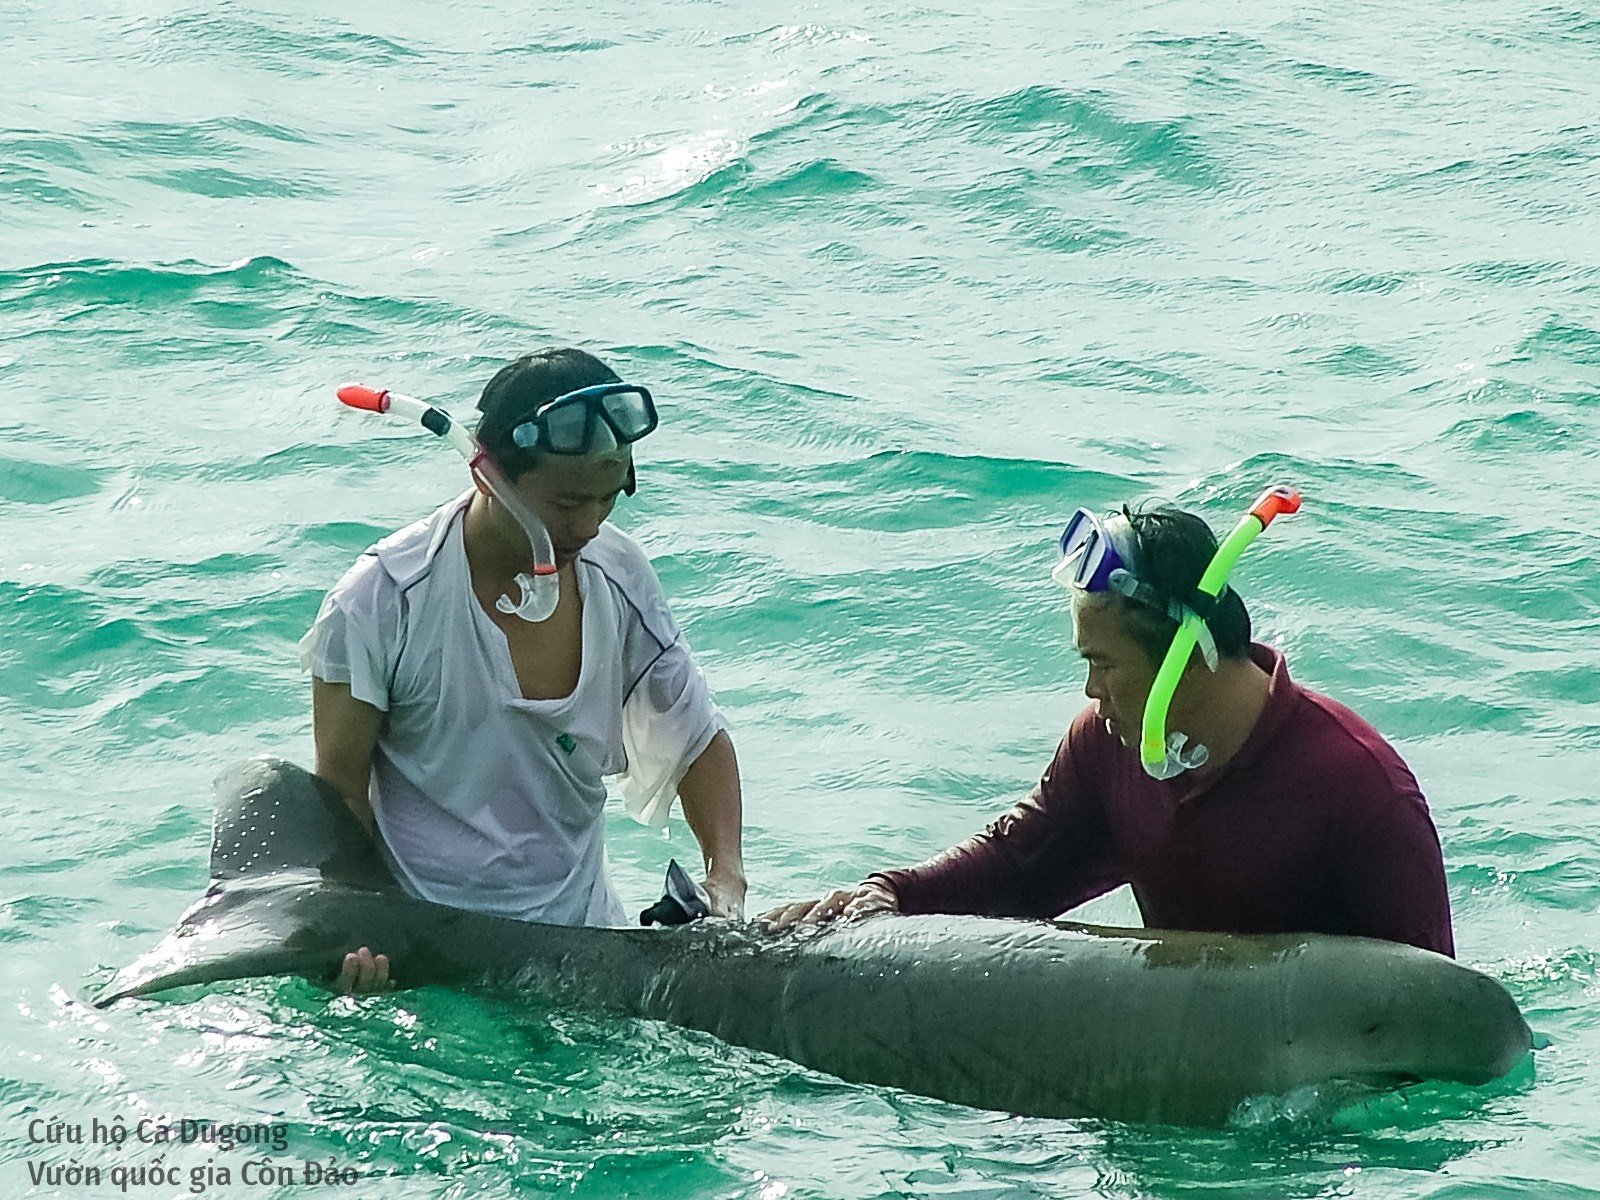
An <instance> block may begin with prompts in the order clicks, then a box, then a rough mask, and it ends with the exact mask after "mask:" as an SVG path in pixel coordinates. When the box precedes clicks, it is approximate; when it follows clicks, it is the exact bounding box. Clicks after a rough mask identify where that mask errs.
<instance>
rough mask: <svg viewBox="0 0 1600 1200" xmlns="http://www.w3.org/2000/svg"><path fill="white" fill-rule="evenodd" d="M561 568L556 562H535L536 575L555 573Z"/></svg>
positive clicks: (534, 570) (534, 571)
mask: <svg viewBox="0 0 1600 1200" xmlns="http://www.w3.org/2000/svg"><path fill="white" fill-rule="evenodd" d="M559 569H560V568H558V567H557V566H556V565H555V563H535V564H534V565H533V573H534V574H535V575H554V574H556V572H557V571H558V570H559Z"/></svg>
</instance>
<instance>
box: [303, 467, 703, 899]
mask: <svg viewBox="0 0 1600 1200" xmlns="http://www.w3.org/2000/svg"><path fill="white" fill-rule="evenodd" d="M472 494H473V493H471V492H467V493H466V494H465V495H462V496H460V497H458V498H457V499H455V500H452V501H451V502H450V503H448V504H446V505H444V506H442V507H441V508H439V509H438V510H437V511H436V512H434V514H433V515H432V516H430V517H427V518H425V519H423V520H421V521H418V522H417V523H416V524H414V525H410V526H407V527H406V528H405V529H402V530H400V531H399V532H398V533H394V534H391V535H390V536H389V537H387V538H384V539H383V540H382V541H380V542H379V543H378V544H377V545H375V546H373V547H372V548H371V549H369V550H368V551H367V552H366V553H365V554H363V555H362V556H361V558H360V559H358V560H357V561H356V564H355V565H354V566H353V567H351V568H350V570H349V571H347V572H346V573H345V575H344V578H342V579H340V580H339V582H338V583H337V584H336V585H335V586H334V588H333V590H332V591H331V592H329V593H328V597H327V599H326V600H325V601H323V605H322V610H321V612H319V613H318V614H317V619H316V622H315V623H314V624H313V625H312V627H311V630H310V631H309V632H308V633H307V634H306V635H305V637H304V638H303V639H302V640H301V642H300V662H301V665H302V666H303V667H304V668H305V669H306V670H308V671H310V672H311V673H312V674H313V675H315V676H316V677H317V678H319V679H322V680H324V681H326V682H328V683H347V684H349V685H350V691H351V694H352V695H354V696H355V697H356V699H358V700H364V701H366V702H367V703H368V704H370V705H372V706H373V707H374V708H377V709H379V710H380V711H381V712H383V713H384V714H385V716H384V723H383V727H382V731H381V733H380V734H379V738H378V746H377V750H376V752H375V754H374V757H373V771H372V790H371V800H372V810H373V814H374V816H375V817H376V818H377V824H378V829H379V831H380V833H381V835H382V836H381V837H380V838H379V843H380V845H381V847H382V849H383V853H384V857H385V858H386V859H387V861H388V862H389V865H390V867H391V869H393V871H394V873H395V876H396V878H397V879H399V881H400V883H401V885H402V886H403V887H404V888H405V889H406V890H407V891H408V892H411V893H412V894H413V895H416V896H419V897H421V898H423V899H425V900H432V901H434V902H436V903H439V904H449V905H453V906H454V907H457V908H467V909H473V910H475V911H478V912H487V913H495V914H498V915H501V916H508V917H516V918H519V919H521V920H528V921H546V922H551V923H555V924H564V925H619V924H623V923H625V921H626V918H625V915H624V913H623V910H622V905H621V902H620V901H619V900H618V899H617V896H616V893H615V892H614V891H613V890H612V887H611V881H610V879H609V877H608V876H607V872H606V856H605V838H604V821H603V820H602V811H603V809H604V806H605V799H606V788H605V784H604V782H603V781H602V777H603V776H607V775H617V776H620V779H619V781H618V782H619V784H620V788H621V791H622V795H623V800H624V802H625V804H626V806H627V810H628V812H629V813H630V814H632V815H633V816H634V817H635V819H637V820H639V821H641V822H642V823H645V824H648V825H652V826H655V827H656V828H660V827H661V826H663V825H665V824H666V821H667V814H668V813H669V812H670V811H671V808H672V799H673V797H674V796H675V795H676V794H677V790H678V784H679V782H680V781H681V780H682V779H683V776H684V773H685V772H686V771H687V770H688V769H689V767H690V766H691V765H692V764H693V763H694V760H695V759H696V758H697V757H699V755H700V752H701V751H702V750H704V749H705V748H706V746H707V745H708V744H709V743H710V741H711V739H712V738H713V737H714V736H716V733H717V731H718V730H720V729H723V728H726V722H725V721H724V720H723V717H722V714H721V712H720V711H719V710H718V708H717V706H716V703H715V701H714V700H713V699H712V696H711V692H710V689H709V688H708V687H707V686H706V681H705V677H704V675H702V674H701V672H700V668H699V667H698V666H697V665H696V664H695V661H694V659H693V657H692V656H691V654H690V651H689V646H688V644H687V643H686V642H685V641H684V639H683V635H682V634H681V633H680V632H679V630H678V626H677V623H676V622H675V621H674V620H673V619H672V614H671V613H670V612H669V611H668V610H667V604H666V599H665V597H664V596H663V595H662V593H661V584H660V582H659V581H658V580H657V579H656V575H655V571H654V570H653V569H652V568H651V566H650V561H649V559H647V558H646V557H645V555H644V551H642V550H641V549H640V548H639V546H638V544H637V543H636V542H634V541H633V539H632V538H630V537H628V535H627V534H625V533H623V532H622V531H621V530H618V529H616V528H614V527H613V526H611V525H603V526H601V529H600V533H599V536H597V537H596V538H595V539H594V540H593V541H591V542H590V543H589V544H588V545H587V546H585V547H584V549H583V551H582V552H581V553H580V554H579V556H578V559H577V562H576V569H577V578H578V592H579V595H580V596H581V597H582V600H583V658H582V666H581V669H580V672H579V678H578V685H577V687H576V688H574V689H573V692H572V694H571V695H570V696H566V697H563V698H562V699H559V700H525V699H523V698H522V693H521V689H520V688H519V686H518V684H517V678H516V671H515V669H514V668H513V666H512V662H511V653H510V649H509V648H508V647H507V645H506V640H505V635H504V634H502V633H501V632H500V630H499V629H498V628H496V626H495V624H494V622H493V621H491V620H490V619H489V616H488V614H487V613H485V612H484V611H483V608H482V606H481V605H480V604H479V603H478V600H477V597H476V596H475V595H474V594H473V591H472V581H471V575H470V572H469V569H468V566H467V554H466V547H465V544H464V543H463V541H462V532H461V531H462V525H463V520H462V514H463V513H464V512H465V511H466V507H467V503H468V501H469V500H470V499H471V496H472Z"/></svg>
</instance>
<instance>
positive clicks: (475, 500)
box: [461, 492, 531, 595]
mask: <svg viewBox="0 0 1600 1200" xmlns="http://www.w3.org/2000/svg"><path fill="white" fill-rule="evenodd" d="M461 541H462V545H463V546H464V547H465V548H466V552H467V565H468V567H470V568H471V571H472V578H473V580H474V582H477V581H479V580H482V581H485V582H487V583H489V584H490V585H492V587H493V588H495V589H498V590H497V591H496V593H495V594H496V595H498V594H499V592H501V591H506V590H510V588H511V583H512V580H514V579H515V578H516V577H517V574H518V573H519V572H522V571H526V570H527V569H528V568H529V566H530V565H531V558H530V554H529V546H528V537H527V535H526V534H525V533H523V531H522V527H521V526H520V525H517V524H516V523H515V522H514V521H513V520H512V519H511V517H510V514H509V513H507V512H506V511H505V510H504V509H503V508H499V507H496V506H491V503H490V500H489V497H487V496H485V495H484V494H483V493H482V492H474V493H473V496H472V499H471V500H470V501H469V502H468V503H467V511H466V515H465V516H464V517H463V518H462V523H461Z"/></svg>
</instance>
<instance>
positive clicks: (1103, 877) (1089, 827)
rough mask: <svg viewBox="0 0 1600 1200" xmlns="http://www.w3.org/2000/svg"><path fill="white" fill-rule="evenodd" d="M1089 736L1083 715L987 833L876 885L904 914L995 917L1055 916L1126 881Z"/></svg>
mask: <svg viewBox="0 0 1600 1200" xmlns="http://www.w3.org/2000/svg"><path fill="white" fill-rule="evenodd" d="M1086 714H1087V710H1086ZM1088 733H1089V721H1088V720H1087V719H1086V716H1085V715H1080V716H1079V718H1078V719H1077V720H1076V721H1074V722H1073V723H1072V727H1071V728H1070V729H1068V730H1067V734H1066V736H1065V737H1064V738H1062V739H1061V744H1060V746H1058V747H1057V749H1056V755H1055V758H1054V760H1052V762H1051V763H1050V766H1049V768H1048V769H1047V770H1046V771H1045V773H1044V776H1043V778H1041V779H1040V780H1039V784H1038V786H1037V787H1035V788H1034V789H1033V791H1032V792H1030V793H1029V794H1028V797H1027V798H1026V799H1025V800H1023V801H1022V802H1021V803H1020V804H1018V805H1017V806H1016V807H1015V808H1013V809H1012V810H1011V811H1010V812H1008V813H1006V814H1005V815H1004V816H1002V817H1001V818H1000V819H999V820H997V821H995V822H994V823H993V824H992V825H990V826H989V827H988V828H987V829H985V830H984V831H983V832H982V833H979V834H976V835H974V836H973V837H970V838H968V839H967V840H966V841H965V842H962V843H961V844H960V845H959V846H955V847H953V848H952V849H949V850H946V851H945V852H944V853H943V854H940V855H938V856H936V857H934V858H931V859H929V860H928V861H927V862H925V863H922V864H921V865H919V866H915V867H911V868H910V869H908V870H898V871H880V872H878V873H876V874H874V875H871V876H869V882H876V883H879V884H882V885H883V886H885V887H887V888H888V889H889V890H890V891H892V892H893V893H894V894H895V897H896V899H897V900H898V901H899V904H900V911H901V912H904V913H962V914H980V915H984V916H993V917H1054V916H1057V915H1059V914H1061V913H1063V912H1065V911H1067V910H1068V909H1070V908H1074V907H1076V906H1077V905H1079V904H1082V903H1083V902H1084V901H1086V900H1090V899H1093V898H1094V897H1095V896H1099V895H1102V894H1104V893H1105V892H1108V891H1110V890H1111V889H1112V888H1114V887H1117V886H1118V885H1119V884H1122V883H1125V882H1126V878H1125V877H1124V875H1123V873H1122V872H1120V871H1119V870H1118V869H1117V865H1116V862H1115V857H1114V854H1113V852H1112V842H1111V837H1110V834H1109V831H1108V829H1107V824H1106V820H1105V813H1104V808H1103V806H1102V804H1101V803H1100V797H1099V789H1098V788H1097V787H1096V786H1095V782H1094V767H1093V762H1094V758H1095V754H1094V751H1093V750H1092V749H1091V748H1089V747H1088V746H1087V745H1086V741H1087V737H1088Z"/></svg>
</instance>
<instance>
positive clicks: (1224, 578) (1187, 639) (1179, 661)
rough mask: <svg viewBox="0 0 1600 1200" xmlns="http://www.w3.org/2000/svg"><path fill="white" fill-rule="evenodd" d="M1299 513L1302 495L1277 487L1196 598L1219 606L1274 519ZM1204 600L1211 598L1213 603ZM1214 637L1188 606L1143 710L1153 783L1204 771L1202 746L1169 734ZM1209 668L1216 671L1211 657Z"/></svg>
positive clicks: (1142, 745)
mask: <svg viewBox="0 0 1600 1200" xmlns="http://www.w3.org/2000/svg"><path fill="white" fill-rule="evenodd" d="M1299 510H1300V493H1299V492H1297V491H1296V490H1295V489H1294V488H1291V487H1274V488H1268V489H1267V490H1266V491H1265V492H1263V493H1262V494H1261V496H1260V498H1259V499H1257V500H1256V502H1255V504H1253V505H1251V507H1250V511H1249V512H1248V513H1247V514H1245V516H1244V517H1243V519H1241V520H1240V522H1239V523H1238V524H1237V525H1236V526H1234V529H1233V532H1232V533H1230V534H1229V535H1228V536H1227V537H1226V538H1225V539H1224V540H1223V542H1222V544H1221V545H1220V546H1218V547H1217V552H1216V553H1215V554H1214V555H1212V557H1211V563H1210V565H1209V566H1207V567H1206V569H1205V573H1204V574H1203V575H1201V576H1200V582H1199V583H1198V584H1197V585H1196V589H1195V590H1196V592H1197V593H1198V594H1197V596H1196V599H1200V600H1201V601H1202V603H1205V604H1206V607H1207V608H1208V609H1209V608H1210V607H1213V606H1215V604H1216V601H1217V598H1218V597H1220V596H1221V595H1222V591H1223V589H1224V588H1225V587H1227V585H1228V576H1229V575H1231V574H1233V568H1234V566H1235V565H1236V564H1237V563H1238V561H1239V557H1240V556H1241V555H1242V554H1243V553H1244V552H1245V550H1246V549H1248V548H1249V546H1250V543H1251V542H1253V541H1255V540H1256V538H1257V537H1259V536H1260V534H1261V532H1262V530H1264V529H1266V527H1267V526H1268V525H1270V524H1272V519H1273V518H1274V517H1276V516H1280V515H1283V514H1287V513H1294V512H1298V511H1299ZM1204 598H1209V603H1206V600H1205V599H1204ZM1209 633H1210V631H1209V630H1208V629H1206V628H1205V617H1204V616H1202V615H1201V614H1200V613H1198V612H1196V611H1194V609H1193V607H1186V608H1185V611H1184V616H1183V619H1182V620H1181V621H1180V622H1179V624H1178V630H1177V632H1176V633H1174V634H1173V635H1172V644H1171V645H1169V646H1168V647H1167V654H1166V657H1165V658H1163V659H1162V660H1161V668H1160V670H1158V671H1157V672H1156V678H1155V682H1154V683H1152V684H1151V685H1150V695H1149V697H1148V699H1146V700H1145V705H1144V725H1143V728H1142V729H1141V731H1140V732H1141V736H1140V740H1139V762H1140V765H1142V766H1143V767H1144V771H1145V774H1146V775H1149V776H1150V777H1151V778H1152V779H1171V778H1173V777H1174V776H1176V775H1179V774H1181V773H1182V772H1184V771H1190V770H1193V769H1194V768H1196V767H1202V766H1204V765H1205V763H1206V759H1207V758H1208V757H1209V755H1210V752H1209V751H1208V750H1207V749H1206V748H1205V747H1204V746H1203V745H1201V744H1200V743H1198V742H1196V743H1194V744H1193V745H1190V744H1189V739H1188V736H1187V735H1186V734H1183V733H1180V732H1178V731H1177V730H1173V731H1172V732H1171V733H1170V734H1169V733H1168V732H1167V713H1168V711H1169V710H1170V709H1171V708H1172V697H1173V695H1174V694H1175V693H1176V692H1177V690H1178V681H1179V680H1180V679H1182V678H1183V671H1184V668H1185V667H1187V666H1188V665H1189V658H1190V656H1191V655H1192V654H1193V653H1194V648H1195V646H1196V644H1197V643H1198V642H1199V641H1200V640H1201V639H1202V637H1209ZM1207 666H1209V667H1211V669H1212V670H1215V669H1216V666H1215V663H1214V662H1213V661H1212V660H1211V659H1210V657H1209V656H1208V659H1207Z"/></svg>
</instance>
